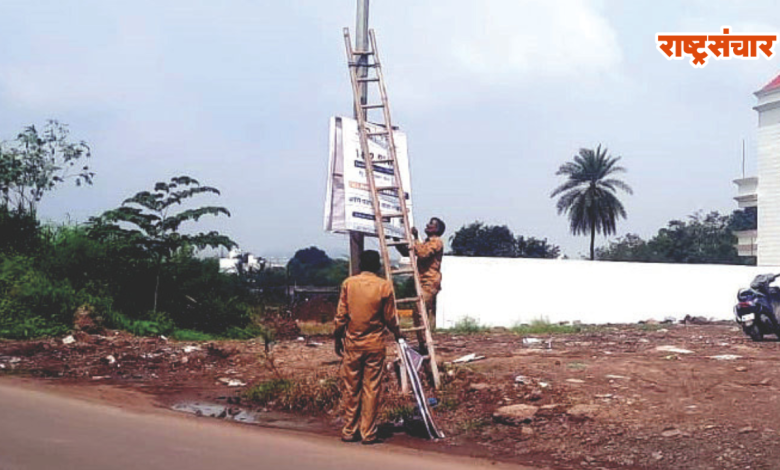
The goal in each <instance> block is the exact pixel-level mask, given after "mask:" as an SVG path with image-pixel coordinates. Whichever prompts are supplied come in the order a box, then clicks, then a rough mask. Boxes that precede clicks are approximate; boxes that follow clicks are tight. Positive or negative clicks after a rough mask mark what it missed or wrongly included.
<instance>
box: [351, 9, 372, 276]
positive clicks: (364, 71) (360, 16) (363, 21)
mask: <svg viewBox="0 0 780 470" xmlns="http://www.w3.org/2000/svg"><path fill="white" fill-rule="evenodd" d="M368 2H369V0H357V22H356V25H355V50H357V51H365V50H367V49H368ZM359 61H360V62H367V61H368V56H366V55H363V56H360V58H359ZM357 75H358V77H366V76H367V75H368V68H366V67H358V69H357ZM367 100H368V88H367V87H366V83H365V82H363V83H361V84H360V103H355V106H354V109H355V111H354V112H355V119H357V118H358V116H357V113H363V118H364V119H365V118H366V117H367V114H368V113H367V111H366V110H363V109H362V108H361V107H360V106H359V105H360V104H366V103H367V102H368V101H367ZM364 246H365V236H364V235H363V233H361V232H354V231H350V232H349V272H350V274H351V275H355V274H359V273H360V267H359V263H360V254H361V253H362V252H363V248H364Z"/></svg>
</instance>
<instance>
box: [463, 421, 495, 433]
mask: <svg viewBox="0 0 780 470" xmlns="http://www.w3.org/2000/svg"><path fill="white" fill-rule="evenodd" d="M489 424H490V421H488V420H487V419H486V418H468V419H465V420H463V421H461V422H459V423H458V430H459V431H460V432H462V433H463V434H471V433H475V432H478V431H481V430H482V429H484V428H485V427H487V426H488V425H489Z"/></svg>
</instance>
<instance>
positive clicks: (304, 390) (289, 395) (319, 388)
mask: <svg viewBox="0 0 780 470" xmlns="http://www.w3.org/2000/svg"><path fill="white" fill-rule="evenodd" d="M244 397H245V398H246V399H247V400H249V401H251V402H254V403H257V404H259V405H268V404H270V403H272V402H273V403H274V404H276V405H277V406H278V407H279V408H282V409H286V410H290V411H310V412H312V411H313V412H326V411H330V410H332V409H333V408H335V407H336V405H338V402H339V399H340V398H341V392H340V391H339V388H338V379H336V378H335V377H327V378H324V379H319V380H318V379H311V380H305V381H300V382H298V381H292V380H287V379H272V380H267V381H265V382H261V383H259V384H257V385H255V386H254V387H251V388H250V389H248V390H247V391H246V392H244Z"/></svg>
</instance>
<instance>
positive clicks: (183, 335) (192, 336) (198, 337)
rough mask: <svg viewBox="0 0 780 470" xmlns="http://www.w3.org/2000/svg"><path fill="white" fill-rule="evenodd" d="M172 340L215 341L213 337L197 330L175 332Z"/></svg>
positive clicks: (172, 334)
mask: <svg viewBox="0 0 780 470" xmlns="http://www.w3.org/2000/svg"><path fill="white" fill-rule="evenodd" d="M171 338H172V339H175V340H177V341H212V340H214V339H215V337H214V336H213V335H210V334H208V333H203V332H202V331H196V330H174V332H173V333H171Z"/></svg>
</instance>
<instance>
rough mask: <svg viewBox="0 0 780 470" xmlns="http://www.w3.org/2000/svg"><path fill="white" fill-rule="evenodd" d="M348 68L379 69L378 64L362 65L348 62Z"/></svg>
mask: <svg viewBox="0 0 780 470" xmlns="http://www.w3.org/2000/svg"><path fill="white" fill-rule="evenodd" d="M347 64H348V65H349V66H350V67H379V64H367V63H366V64H364V63H360V62H352V61H350V62H348V63H347Z"/></svg>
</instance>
